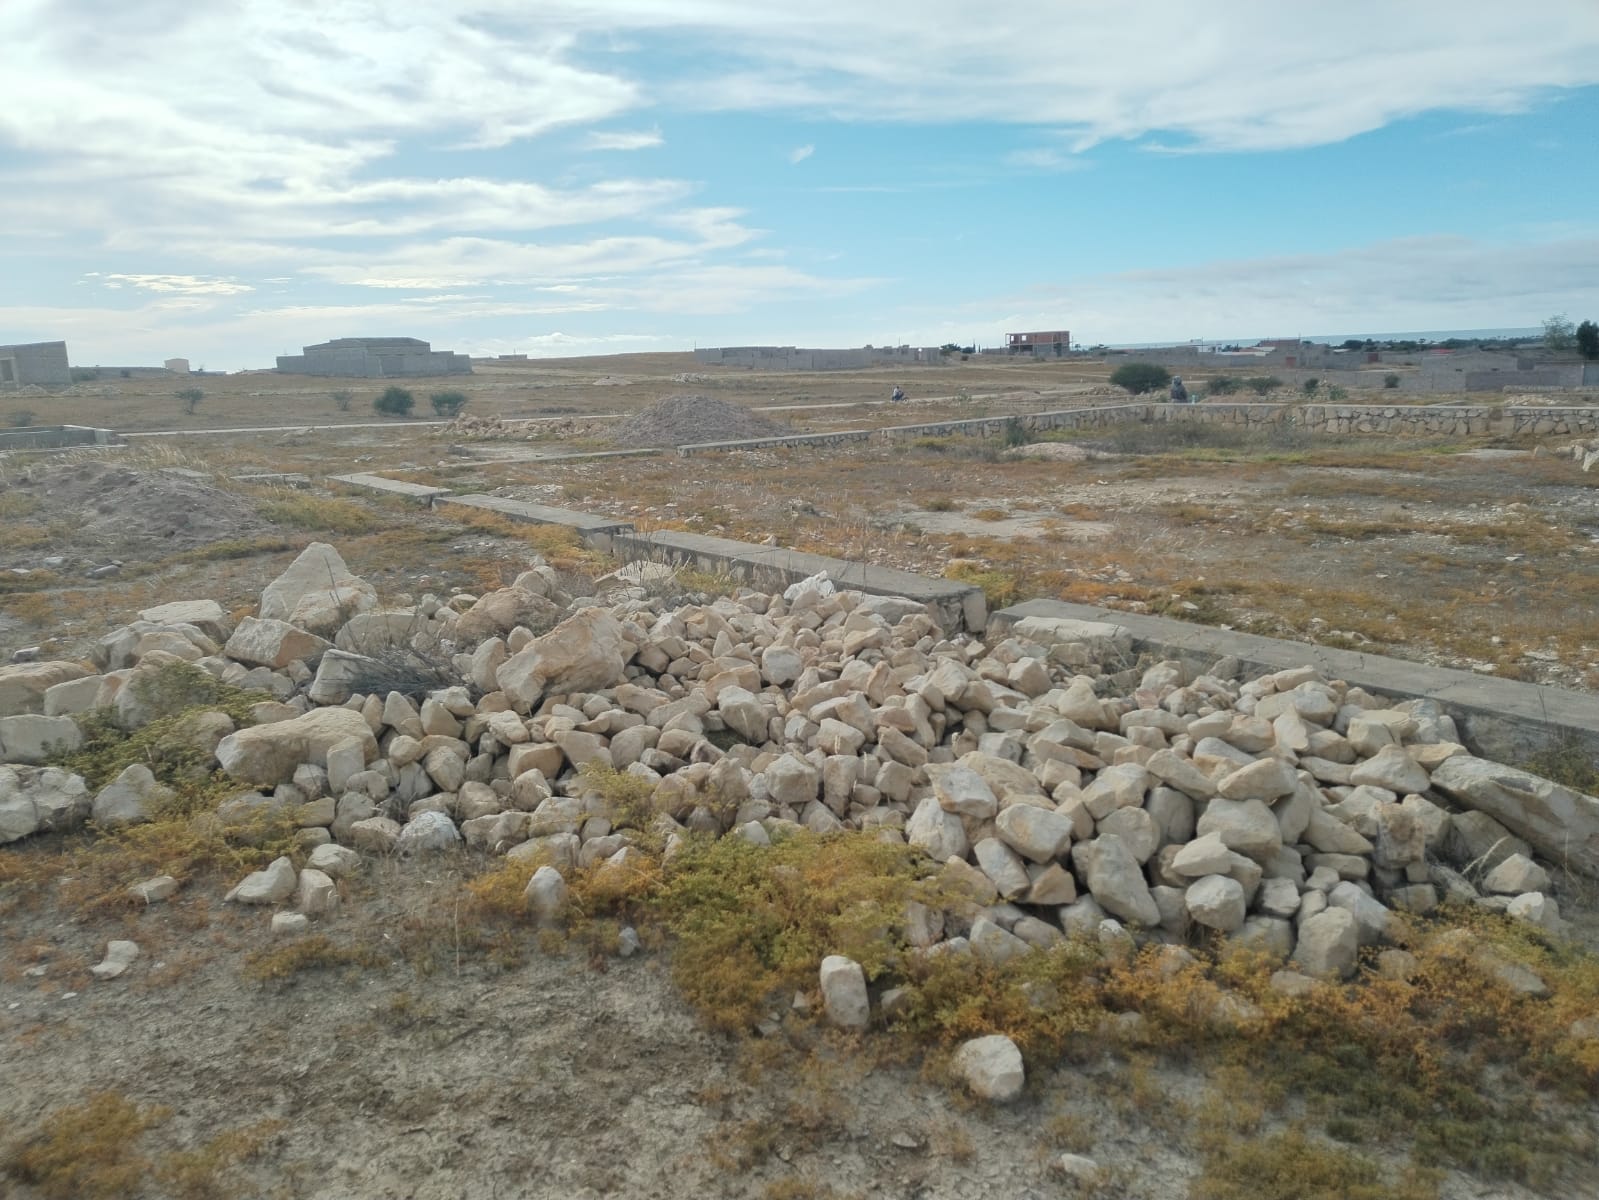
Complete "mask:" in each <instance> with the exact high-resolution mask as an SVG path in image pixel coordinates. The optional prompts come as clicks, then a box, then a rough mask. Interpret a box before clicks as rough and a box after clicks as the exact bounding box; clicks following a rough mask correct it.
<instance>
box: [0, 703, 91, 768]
mask: <svg viewBox="0 0 1599 1200" xmlns="http://www.w3.org/2000/svg"><path fill="white" fill-rule="evenodd" d="M81 745H83V731H82V730H81V729H79V728H78V723H77V722H76V721H74V720H73V719H72V718H71V717H46V716H40V715H36V714H33V713H20V714H18V715H17V716H13V717H0V762H8V763H23V764H30V765H38V764H40V763H43V762H44V761H45V760H46V759H48V758H49V757H50V756H51V755H53V754H56V753H59V752H61V751H72V750H76V749H77V748H78V747H79V746H81Z"/></svg>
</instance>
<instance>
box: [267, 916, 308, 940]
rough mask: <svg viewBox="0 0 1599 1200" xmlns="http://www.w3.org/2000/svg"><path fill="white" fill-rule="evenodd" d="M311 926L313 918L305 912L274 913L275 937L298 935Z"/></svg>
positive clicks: (273, 934)
mask: <svg viewBox="0 0 1599 1200" xmlns="http://www.w3.org/2000/svg"><path fill="white" fill-rule="evenodd" d="M310 928H311V918H310V917H308V916H306V915H305V914H304V913H298V912H276V913H273V914H272V936H273V937H298V936H299V935H300V934H302V933H305V932H307V931H308V930H309V929H310Z"/></svg>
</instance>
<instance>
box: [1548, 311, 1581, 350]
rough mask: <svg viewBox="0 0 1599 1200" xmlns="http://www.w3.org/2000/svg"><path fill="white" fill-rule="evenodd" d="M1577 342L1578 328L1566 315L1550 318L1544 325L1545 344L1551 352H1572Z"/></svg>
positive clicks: (1560, 314) (1561, 314)
mask: <svg viewBox="0 0 1599 1200" xmlns="http://www.w3.org/2000/svg"><path fill="white" fill-rule="evenodd" d="M1576 340H1577V327H1576V326H1575V325H1573V324H1572V323H1571V322H1570V321H1569V320H1567V319H1566V314H1565V313H1559V314H1557V315H1555V316H1553V317H1550V318H1549V319H1548V320H1547V321H1545V322H1544V323H1543V344H1544V345H1545V346H1547V347H1548V348H1549V349H1551V350H1557V351H1558V350H1570V349H1571V347H1572V346H1573V344H1575V342H1576Z"/></svg>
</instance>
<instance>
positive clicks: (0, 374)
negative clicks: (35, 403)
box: [0, 342, 72, 388]
mask: <svg viewBox="0 0 1599 1200" xmlns="http://www.w3.org/2000/svg"><path fill="white" fill-rule="evenodd" d="M71 382H72V368H71V367H70V366H68V365H67V344H66V343H65V342H22V343H19V344H17V345H15V346H0V388H20V387H27V386H29V385H37V386H39V387H65V386H66V385H67V384H69V383H71Z"/></svg>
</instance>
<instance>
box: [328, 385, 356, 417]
mask: <svg viewBox="0 0 1599 1200" xmlns="http://www.w3.org/2000/svg"><path fill="white" fill-rule="evenodd" d="M354 399H355V393H354V392H352V391H350V390H349V389H348V388H340V389H339V390H338V391H336V392H334V393H333V407H335V408H337V409H338V410H339V411H340V412H349V411H350V402H351V401H352V400H354Z"/></svg>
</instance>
